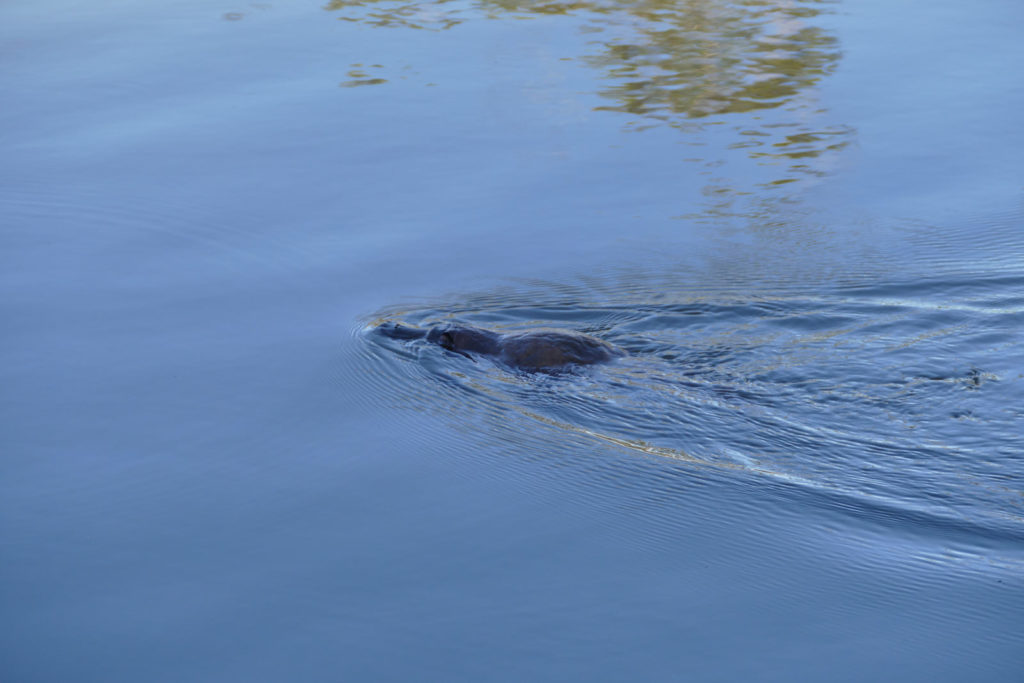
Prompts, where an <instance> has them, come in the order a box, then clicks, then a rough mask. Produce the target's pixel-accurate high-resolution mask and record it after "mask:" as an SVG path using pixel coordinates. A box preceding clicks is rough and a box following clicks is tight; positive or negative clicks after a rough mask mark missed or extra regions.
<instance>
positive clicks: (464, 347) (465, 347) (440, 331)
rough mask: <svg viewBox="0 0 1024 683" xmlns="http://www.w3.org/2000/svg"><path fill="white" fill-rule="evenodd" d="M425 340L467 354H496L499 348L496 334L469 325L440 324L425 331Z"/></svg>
mask: <svg viewBox="0 0 1024 683" xmlns="http://www.w3.org/2000/svg"><path fill="white" fill-rule="evenodd" d="M427 341H428V342H432V343H434V344H437V345H439V346H440V347H441V348H444V349H448V350H449V351H454V352H455V353H461V354H462V355H464V356H465V355H467V354H470V353H483V354H491V355H493V354H496V353H498V351H499V350H500V346H499V342H498V335H497V334H496V333H495V332H491V331H489V330H481V329H480V328H478V327H470V326H469V325H441V326H438V327H435V328H433V329H431V330H430V331H429V332H427Z"/></svg>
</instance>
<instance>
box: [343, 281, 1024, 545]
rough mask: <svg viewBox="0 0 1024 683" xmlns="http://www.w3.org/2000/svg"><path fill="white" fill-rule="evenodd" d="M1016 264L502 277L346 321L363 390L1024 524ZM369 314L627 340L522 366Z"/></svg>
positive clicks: (881, 506)
mask: <svg viewBox="0 0 1024 683" xmlns="http://www.w3.org/2000/svg"><path fill="white" fill-rule="evenodd" d="M1022 283H1024V279H1022V278H1021V277H1020V276H1019V275H1013V276H1007V275H999V276H998V277H994V278H990V279H987V280H986V279H985V278H975V279H966V278H964V279H950V280H934V281H930V282H922V281H916V282H907V283H891V284H884V285H883V284H874V285H870V286H868V285H863V284H860V285H853V286H849V287H846V288H837V289H834V290H831V291H826V292H823V293H821V294H818V295H814V296H811V295H807V294H802V293H799V292H785V291H783V292H779V293H776V294H773V295H772V296H758V297H749V296H748V297H743V296H741V295H739V294H737V293H730V294H722V293H714V292H702V291H691V292H683V293H680V295H679V296H677V297H675V299H674V300H673V299H672V298H671V297H668V296H667V295H666V293H665V292H664V291H648V292H644V291H642V290H641V289H639V288H637V287H636V286H635V284H636V283H633V284H634V286H633V287H631V289H630V292H629V295H624V296H622V297H621V298H620V300H619V301H618V302H614V303H612V300H611V299H610V298H609V297H606V296H600V297H593V299H592V300H590V301H588V300H587V299H586V297H585V294H586V288H582V287H571V286H565V285H562V286H559V287H557V288H544V287H536V286H534V287H522V288H519V289H512V288H507V289H504V290H502V291H501V292H500V293H499V294H495V293H491V294H484V295H481V296H478V297H474V298H472V299H469V300H466V301H463V302H462V303H461V304H458V303H457V304H452V305H449V306H444V307H441V306H433V307H427V306H423V307H420V308H417V309H414V310H410V309H403V310H401V311H399V310H397V309H395V310H388V311H382V312H380V313H379V314H378V315H377V316H376V317H375V318H374V319H373V320H369V321H367V322H366V324H365V325H364V326H363V327H361V328H360V330H358V332H357V334H356V337H357V341H358V343H359V345H360V348H361V349H362V358H363V361H362V362H363V363H364V364H365V369H366V372H365V373H364V375H363V377H364V381H365V382H367V386H366V387H365V389H366V393H367V395H370V396H377V397H387V399H386V400H388V401H389V402H392V403H394V404H400V405H402V406H404V407H406V408H409V407H413V408H417V409H421V410H430V411H432V412H437V413H439V414H443V415H445V416H446V417H448V418H449V419H451V420H452V421H454V422H458V423H461V424H475V425H478V426H479V428H480V429H482V430H483V431H484V432H486V433H487V436H488V438H493V439H500V440H506V441H509V442H511V443H519V444H523V443H524V442H530V441H531V440H539V441H543V440H546V439H551V438H572V439H573V440H577V439H583V440H591V441H593V442H599V443H602V444H606V445H612V446H614V447H616V448H621V449H626V450H628V451H631V452H635V453H638V454H642V455H643V456H645V457H656V458H670V459H673V460H675V461H680V462H684V463H689V464H691V465H693V466H698V467H711V468H716V469H719V470H722V471H736V472H745V473H748V474H750V475H753V476H756V477H761V478H764V479H765V480H771V481H777V482H783V483H785V484H786V485H787V486H793V487H796V488H798V489H800V490H804V491H816V492H818V494H821V495H826V496H827V497H829V499H830V500H833V502H835V501H846V502H844V503H842V504H839V505H838V507H840V508H845V507H849V501H859V504H860V506H861V507H860V509H861V511H862V512H863V514H866V515H868V516H869V517H871V516H872V515H874V513H870V514H869V512H870V510H887V511H889V512H887V513H886V514H892V513H893V511H900V512H901V513H902V514H904V516H905V517H906V519H908V520H917V519H921V518H928V519H930V520H932V523H934V524H943V525H946V526H947V527H950V528H952V527H956V528H962V529H972V530H975V531H976V530H977V529H979V528H980V529H983V530H984V529H991V530H996V529H1001V530H1003V531H1002V532H1000V533H1003V532H1006V531H1007V529H1009V530H1014V531H1012V533H1020V530H1021V523H1022V522H1024V495H1022V493H1021V491H1020V490H1019V487H1017V486H1015V485H1014V484H1013V482H1014V481H1020V480H1021V475H1022V474H1024V472H1022V471H1021V469H1022V464H1021V461H1020V458H1019V456H1020V453H1022V452H1024V437H1022V436H1021V434H1020V429H1019V426H1020V418H1021V415H1020V411H1019V409H1017V408H1014V406H1020V405H1024V382H1022V378H1021V375H1020V368H1021V367H1024V353H1022V351H1021V349H1024V343H1022V342H1024V339H1022V337H1024V325H1022V324H1021V323H1022V315H1024V312H1022V310H1021V307H1020V302H1019V301H1018V298H1019V297H1017V296H1016V295H1014V294H1012V292H1013V291H1020V287H1019V286H1018V285H1020V284H1022ZM382 320H401V321H403V322H406V323H408V324H414V325H421V326H430V325H433V324H437V323H440V322H444V321H458V322H463V323H467V324H473V325H478V326H482V327H489V328H492V329H495V330H499V331H503V332H515V331H522V330H529V329H534V328H537V327H548V328H562V329H568V330H574V331H578V332H583V333H586V334H591V335H595V336H598V337H600V338H603V339H605V340H606V341H608V342H610V343H612V344H615V345H616V346H618V347H620V348H622V349H624V350H625V351H626V352H627V354H628V355H626V356H625V357H623V358H621V359H618V360H616V361H614V362H612V363H609V364H605V365H599V366H593V367H589V366H588V367H586V368H577V369H575V370H572V371H569V372H564V373H559V374H553V375H552V374H536V373H524V372H517V371H515V370H513V369H511V368H508V367H504V366H502V365H501V364H500V363H497V362H492V361H491V360H488V359H486V358H476V359H467V358H465V357H461V356H456V355H454V354H450V353H447V352H445V351H444V350H443V349H441V348H440V347H436V346H433V345H431V344H428V343H426V342H424V341H422V340H418V341H413V342H400V341H395V340H388V339H384V338H382V336H381V335H374V334H372V329H373V328H374V327H375V325H376V324H377V323H379V322H380V321H382ZM378 400H380V399H379V398H378ZM552 434H554V435H555V436H552ZM874 516H875V517H877V515H874ZM883 516H884V515H883ZM965 533H966V532H965Z"/></svg>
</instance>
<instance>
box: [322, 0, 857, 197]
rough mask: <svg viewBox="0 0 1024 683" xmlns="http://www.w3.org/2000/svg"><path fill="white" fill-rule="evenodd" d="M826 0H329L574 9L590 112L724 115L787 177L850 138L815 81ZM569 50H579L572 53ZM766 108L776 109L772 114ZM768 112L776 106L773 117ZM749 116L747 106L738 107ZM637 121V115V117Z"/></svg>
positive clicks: (714, 118)
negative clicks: (593, 94)
mask: <svg viewBox="0 0 1024 683" xmlns="http://www.w3.org/2000/svg"><path fill="white" fill-rule="evenodd" d="M832 4H833V3H832V2H829V1H827V0H825V1H823V0H630V1H628V2H627V1H626V0H604V1H602V0H586V1H574V2H545V1H544V0H539V1H536V2H531V1H530V0H481V1H480V2H477V3H474V4H467V3H465V2H455V1H453V0H422V1H420V2H415V1H414V2H408V1H403V0H331V1H330V2H329V3H328V5H327V7H326V9H328V10H337V11H341V12H343V16H342V17H341V18H342V19H345V20H348V21H357V22H360V23H363V24H367V25H371V26H379V27H405V28H413V29H427V30H435V31H443V30H446V29H451V28H453V27H455V26H458V25H459V24H461V23H463V22H466V21H470V20H473V19H481V18H502V17H508V16H515V17H517V18H529V17H530V16H537V15H573V16H575V17H577V18H578V19H579V20H581V21H582V22H583V23H582V26H581V30H583V31H584V32H585V33H588V34H592V35H593V39H592V40H591V41H590V45H592V46H593V47H594V48H595V52H594V53H592V54H589V55H586V56H584V57H583V59H584V60H585V61H586V62H587V63H588V64H590V65H592V66H594V67H596V68H597V69H598V70H599V71H600V72H601V74H602V76H603V78H604V79H605V80H606V81H607V83H608V85H607V86H605V87H602V88H600V89H599V90H598V94H599V95H601V96H602V97H604V98H607V99H608V100H609V103H608V104H606V105H603V106H599V107H596V108H595V109H597V110H604V111H616V112H623V113H627V114H631V115H633V116H634V117H636V119H638V121H631V126H633V127H634V128H636V129H640V130H642V129H645V128H648V127H650V126H652V125H654V126H656V125H669V126H674V127H677V128H682V129H686V130H695V129H700V128H702V127H703V126H705V125H707V124H709V123H715V124H721V123H731V124H732V125H734V126H735V132H736V135H737V138H736V141H735V142H734V144H732V145H730V148H732V149H745V150H747V154H748V155H749V156H750V157H751V158H754V159H766V160H776V161H779V160H781V161H783V162H785V165H786V167H787V168H788V170H789V171H792V172H794V173H793V174H790V176H789V177H783V178H779V179H776V180H774V181H772V182H771V183H769V185H784V184H786V183H789V182H793V181H794V180H796V179H797V177H793V176H794V175H797V176H803V177H807V175H808V174H810V175H824V174H825V173H826V172H827V170H828V167H829V163H828V162H827V161H825V160H823V159H819V157H823V156H827V154H828V153H829V152H835V151H838V150H840V149H842V148H843V147H845V146H846V145H847V144H848V143H849V142H850V139H851V137H852V134H853V130H852V129H851V128H850V127H848V126H842V125H827V124H824V123H822V121H823V119H824V118H825V117H824V116H823V114H824V113H825V112H824V109H823V108H822V107H821V106H820V105H819V104H818V103H817V102H816V93H815V87H816V86H817V84H818V82H819V81H820V80H821V79H822V77H824V76H826V75H828V74H830V73H831V72H832V71H833V70H834V69H835V67H836V65H837V63H838V61H839V58H840V56H841V51H840V49H839V45H838V40H837V39H836V38H835V36H833V35H832V34H830V33H829V32H828V31H827V30H825V29H824V28H821V27H819V26H815V25H813V24H812V23H811V22H812V21H813V20H814V18H815V17H818V16H819V15H821V14H822V13H824V12H826V11H828V10H829V8H830V6H831V5H832ZM574 56H575V55H574ZM769 110H775V111H774V112H770V111H769ZM769 113H771V114H773V115H771V116H769V115H768V114H769ZM743 115H745V116H743ZM637 124H639V125H637Z"/></svg>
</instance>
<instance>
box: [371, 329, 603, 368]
mask: <svg viewBox="0 0 1024 683" xmlns="http://www.w3.org/2000/svg"><path fill="white" fill-rule="evenodd" d="M377 329H378V331H380V332H381V333H382V334H384V335H386V336H388V337H391V338H392V339H401V340H411V339H424V338H425V339H426V340H427V341H428V342H430V343H433V344H437V345H439V346H441V347H442V348H444V349H447V350H448V351H452V352H454V353H459V354H462V355H464V356H468V357H472V356H473V355H481V356H489V357H493V358H495V359H497V360H499V361H501V362H502V363H505V364H506V365H509V366H511V367H514V368H518V369H520V370H528V371H536V370H557V369H562V368H567V367H570V366H573V365H593V364H595V363H604V362H607V361H610V360H612V359H613V358H616V357H618V356H621V355H623V352H622V351H621V350H620V349H617V348H616V347H614V346H612V345H611V344H609V343H608V342H605V341H602V340H600V339H598V338H597V337H591V336H590V335H586V334H580V333H577V332H564V331H559V330H541V331H537V332H520V333H515V334H501V333H499V332H494V331H493V330H486V329H483V328H480V327H473V326H471V325H455V324H448V325H440V326H437V327H433V328H430V329H427V330H425V329H422V328H418V327H412V326H410V325H403V324H401V323H390V322H389V323H383V324H382V325H380V326H379V327H378V328H377Z"/></svg>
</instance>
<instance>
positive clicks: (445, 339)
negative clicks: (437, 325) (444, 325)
mask: <svg viewBox="0 0 1024 683" xmlns="http://www.w3.org/2000/svg"><path fill="white" fill-rule="evenodd" d="M437 342H438V343H439V344H440V345H441V347H442V348H445V349H448V350H449V351H452V350H454V349H455V339H453V338H452V333H451V332H444V333H443V334H442V335H441V337H440V339H438V340H437Z"/></svg>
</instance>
